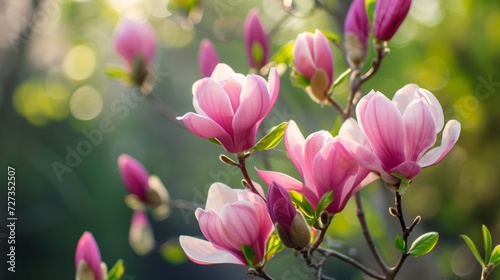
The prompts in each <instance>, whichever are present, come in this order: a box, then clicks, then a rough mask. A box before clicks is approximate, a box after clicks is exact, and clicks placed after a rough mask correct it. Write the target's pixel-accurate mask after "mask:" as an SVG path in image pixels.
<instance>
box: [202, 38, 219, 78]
mask: <svg viewBox="0 0 500 280" xmlns="http://www.w3.org/2000/svg"><path fill="white" fill-rule="evenodd" d="M198 61H199V66H200V73H201V76H202V77H210V75H212V72H213V71H214V69H215V66H217V64H219V56H218V55H217V51H216V50H215V48H214V45H213V44H212V42H211V41H210V40H209V39H203V40H202V41H201V44H200V50H199V52H198Z"/></svg>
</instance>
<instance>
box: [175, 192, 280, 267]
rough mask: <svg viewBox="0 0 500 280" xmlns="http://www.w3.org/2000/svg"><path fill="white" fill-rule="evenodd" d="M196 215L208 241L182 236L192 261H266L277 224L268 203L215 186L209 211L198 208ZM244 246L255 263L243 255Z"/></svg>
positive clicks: (208, 203)
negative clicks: (248, 249) (268, 245)
mask: <svg viewBox="0 0 500 280" xmlns="http://www.w3.org/2000/svg"><path fill="white" fill-rule="evenodd" d="M254 184H256V183H254ZM256 185H257V186H258V184H256ZM258 188H260V186H258ZM260 190H261V191H262V189H261V188H260ZM195 215H196V218H197V219H198V222H199V225H200V229H201V232H202V233H203V235H204V236H205V238H207V240H208V241H207V240H202V239H199V238H194V237H191V236H184V235H181V236H180V237H179V241H180V244H181V247H182V249H183V250H184V252H185V253H186V255H187V256H188V258H189V259H190V260H191V261H193V262H195V263H198V264H219V263H233V264H240V265H245V266H246V265H257V264H258V263H260V262H261V261H262V260H263V259H264V255H265V249H266V242H267V239H268V238H269V235H270V234H271V231H272V229H273V225H272V222H271V220H270V218H269V215H268V214H267V211H266V203H265V202H264V200H263V199H262V198H261V197H259V195H257V194H255V193H252V192H251V191H249V190H233V189H231V188H229V187H228V186H226V185H224V184H222V183H214V184H212V185H211V186H210V189H209V190H208V197H207V204H206V206H205V209H201V208H198V209H197V210H196V212H195ZM243 246H247V247H249V248H251V249H252V250H253V251H254V252H255V257H254V259H253V260H252V263H248V262H247V260H246V258H245V255H244V254H243V252H242V247H243Z"/></svg>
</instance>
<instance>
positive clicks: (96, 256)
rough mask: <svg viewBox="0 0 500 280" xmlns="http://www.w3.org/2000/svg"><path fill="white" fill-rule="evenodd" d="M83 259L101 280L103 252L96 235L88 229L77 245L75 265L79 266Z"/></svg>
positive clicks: (98, 279)
mask: <svg viewBox="0 0 500 280" xmlns="http://www.w3.org/2000/svg"><path fill="white" fill-rule="evenodd" d="M82 261H83V262H85V263H86V264H87V265H88V266H89V267H90V269H91V270H92V272H93V273H94V276H95V278H96V280H101V278H102V273H101V261H102V260H101V253H100V251H99V247H98V246H97V242H96V241H95V239H94V236H93V235H92V233H90V232H88V231H86V232H84V233H83V234H82V236H81V237H80V240H78V244H77V245H76V253H75V267H76V268H78V266H79V264H80V262H82Z"/></svg>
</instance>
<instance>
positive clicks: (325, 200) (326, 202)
mask: <svg viewBox="0 0 500 280" xmlns="http://www.w3.org/2000/svg"><path fill="white" fill-rule="evenodd" d="M332 201H333V191H328V192H326V193H325V194H324V195H323V196H322V197H321V198H320V200H319V202H318V208H316V217H319V215H320V214H321V212H323V211H325V209H326V208H328V206H330V204H331V203H332Z"/></svg>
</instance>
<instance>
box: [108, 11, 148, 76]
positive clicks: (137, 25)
mask: <svg viewBox="0 0 500 280" xmlns="http://www.w3.org/2000/svg"><path fill="white" fill-rule="evenodd" d="M155 48H156V42H155V36H154V33H153V30H152V29H151V27H150V26H149V25H148V24H146V23H144V22H139V21H136V20H133V19H130V18H124V19H122V20H121V21H120V22H119V23H118V25H117V26H116V29H115V49H116V51H117V52H118V53H119V54H120V55H121V57H122V58H123V59H124V60H125V63H126V64H127V67H128V68H129V69H131V70H132V69H133V67H134V63H135V61H136V59H138V58H141V59H142V60H143V68H146V67H147V66H148V65H149V64H150V63H151V61H152V60H153V57H154V54H155Z"/></svg>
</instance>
